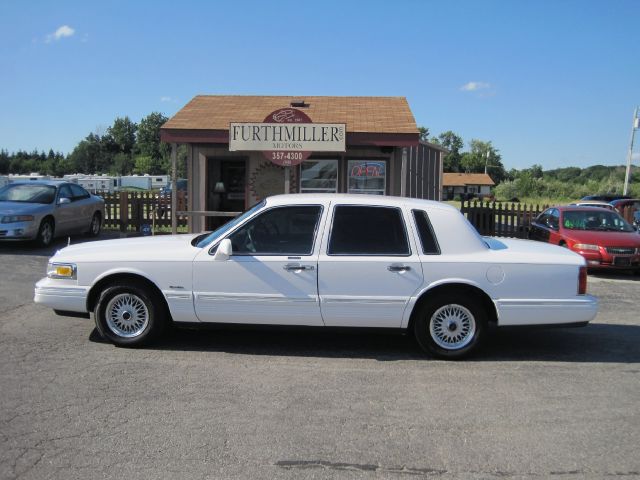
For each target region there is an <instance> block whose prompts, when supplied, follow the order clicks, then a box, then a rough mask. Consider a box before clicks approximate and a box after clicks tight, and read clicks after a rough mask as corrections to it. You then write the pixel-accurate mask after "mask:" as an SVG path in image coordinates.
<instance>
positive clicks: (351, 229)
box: [327, 205, 410, 256]
mask: <svg viewBox="0 0 640 480" xmlns="http://www.w3.org/2000/svg"><path fill="white" fill-rule="evenodd" d="M327 253H328V254H329V255H402V256H407V255H410V250H409V241H408V238H407V231H406V229H405V226H404V221H403V219H402V212H401V211H400V209H399V208H394V207H376V206H351V205H338V206H336V207H335V209H334V213H333V226H332V228H331V237H330V239H329V248H328V250H327Z"/></svg>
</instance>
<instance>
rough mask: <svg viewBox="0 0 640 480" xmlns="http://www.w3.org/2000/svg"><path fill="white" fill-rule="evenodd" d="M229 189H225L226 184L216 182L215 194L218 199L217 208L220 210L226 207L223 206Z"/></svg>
mask: <svg viewBox="0 0 640 480" xmlns="http://www.w3.org/2000/svg"><path fill="white" fill-rule="evenodd" d="M226 191H227V189H226V188H225V187H224V182H216V184H215V185H214V186H213V193H214V195H215V196H216V197H218V206H217V207H216V208H217V209H218V210H222V209H223V208H224V206H223V205H222V204H223V202H224V198H223V196H224V194H225V193H226Z"/></svg>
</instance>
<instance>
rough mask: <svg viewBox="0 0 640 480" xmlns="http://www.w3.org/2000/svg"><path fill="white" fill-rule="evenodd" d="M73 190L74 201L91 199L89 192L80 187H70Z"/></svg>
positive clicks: (73, 185) (72, 185)
mask: <svg viewBox="0 0 640 480" xmlns="http://www.w3.org/2000/svg"><path fill="white" fill-rule="evenodd" d="M69 187H70V188H71V193H72V194H73V199H74V200H81V199H83V198H89V192H87V191H86V190H85V189H84V188H82V187H81V186H80V185H75V184H71V185H69Z"/></svg>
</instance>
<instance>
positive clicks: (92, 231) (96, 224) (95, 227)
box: [87, 212, 102, 237]
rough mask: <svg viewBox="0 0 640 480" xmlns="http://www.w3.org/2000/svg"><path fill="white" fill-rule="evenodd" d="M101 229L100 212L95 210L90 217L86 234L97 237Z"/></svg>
mask: <svg viewBox="0 0 640 480" xmlns="http://www.w3.org/2000/svg"><path fill="white" fill-rule="evenodd" d="M101 229H102V215H100V212H96V213H94V214H93V217H91V223H90V224H89V230H88V231H87V236H89V237H97V236H98V235H100V230H101Z"/></svg>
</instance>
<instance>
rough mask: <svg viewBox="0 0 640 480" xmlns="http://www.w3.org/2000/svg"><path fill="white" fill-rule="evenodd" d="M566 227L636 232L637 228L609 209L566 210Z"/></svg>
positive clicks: (564, 222)
mask: <svg viewBox="0 0 640 480" xmlns="http://www.w3.org/2000/svg"><path fill="white" fill-rule="evenodd" d="M562 224H563V225H564V228H567V229H569V230H599V231H613V232H634V231H635V230H634V229H633V227H632V226H631V225H629V224H628V223H627V222H626V221H625V220H624V219H623V218H622V217H621V216H620V215H618V214H617V213H615V212H611V211H609V210H604V209H603V210H602V212H597V211H592V210H568V211H565V212H564V215H563V222H562Z"/></svg>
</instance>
